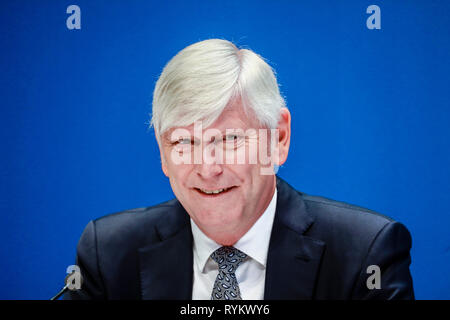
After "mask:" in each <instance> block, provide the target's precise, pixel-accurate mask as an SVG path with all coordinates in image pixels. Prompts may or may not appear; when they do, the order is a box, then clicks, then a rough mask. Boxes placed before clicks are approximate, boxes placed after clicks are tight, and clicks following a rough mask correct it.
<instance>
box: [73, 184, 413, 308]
mask: <svg viewBox="0 0 450 320" xmlns="http://www.w3.org/2000/svg"><path fill="white" fill-rule="evenodd" d="M277 190H278V195H277V196H278V198H277V207H276V213H275V220H274V224H273V229H272V234H271V236H270V245H269V252H268V260H267V269H266V283H265V290H264V299H414V293H413V286H412V279H411V275H410V272H409V265H410V262H411V259H410V254H409V250H410V248H411V237H410V234H409V232H408V230H407V229H406V228H405V227H404V226H403V225H402V224H400V223H398V222H395V221H393V220H392V219H390V218H388V217H386V216H383V215H380V214H378V213H375V212H373V211H369V210H367V209H363V208H360V207H356V206H353V205H349V204H345V203H342V202H337V201H333V200H329V199H325V198H322V197H313V196H308V195H306V194H303V193H301V192H298V191H296V190H294V189H293V188H292V187H291V186H290V185H288V184H287V183H286V182H285V181H283V180H281V179H280V178H278V177H277ZM192 241H193V240H192V233H191V227H190V219H189V215H188V214H187V213H186V211H185V210H184V208H183V207H182V206H181V204H180V203H179V202H178V201H177V200H172V201H168V202H165V203H163V204H160V205H157V206H154V207H148V208H142V209H135V210H129V211H124V212H120V213H116V214H112V215H108V216H105V217H102V218H100V219H97V220H95V221H91V222H90V223H89V224H88V225H87V227H86V229H85V230H84V232H83V234H82V236H81V239H80V241H79V243H78V247H77V259H76V264H77V265H78V266H79V267H80V269H81V273H82V276H83V278H84V282H83V285H82V288H81V290H78V291H69V292H68V293H66V294H65V296H64V298H65V299H191V297H192V279H193V252H192ZM369 265H378V266H379V267H380V269H381V289H372V290H369V289H368V288H367V285H366V281H367V278H368V277H369V276H370V275H371V274H368V273H367V267H368V266H369Z"/></svg>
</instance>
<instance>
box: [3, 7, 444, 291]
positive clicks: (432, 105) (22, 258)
mask: <svg viewBox="0 0 450 320" xmlns="http://www.w3.org/2000/svg"><path fill="white" fill-rule="evenodd" d="M71 4H76V5H78V6H79V7H80V9H81V29H79V30H77V29H73V30H69V29H68V28H67V26H66V19H67V18H68V17H69V16H70V14H67V13H66V9H67V7H68V6H69V5H71ZM372 4H375V5H378V6H379V7H380V9H381V29H379V30H377V29H374V30H369V29H368V28H367V26H366V20H367V18H368V17H369V16H370V14H367V13H366V9H367V7H368V6H369V5H372ZM449 12H450V2H449V1H445V0H442V1H430V0H422V1H419V0H408V1H400V0H389V1H388V0H370V1H365V0H360V1H333V0H330V1H324V0H321V1H313V0H310V1H292V0H291V1H288V0H285V1H279V0H277V1H275V0H271V1H269V0H266V1H264V0H259V1H231V0H227V1H218V0H203V1H186V0H184V1H144V0H141V1H138V0H133V1H118V0H110V1H97V0H96V1H92V0H90V1H87V0H86V1H82V0H73V1H72V0H71V1H55V0H53V1H22V0H20V1H19V0H10V1H5V0H3V1H1V2H0V44H1V52H0V57H1V59H0V94H1V96H0V97H1V100H0V101H1V102H0V103H1V111H0V112H1V113H0V138H1V144H2V148H1V157H0V179H1V180H0V181H1V182H0V212H1V229H0V270H1V273H0V298H2V299H48V298H50V297H51V296H53V295H54V294H55V293H56V292H57V291H58V290H59V289H60V288H61V287H62V285H63V280H64V277H65V275H66V273H65V272H66V267H67V266H68V265H70V264H73V263H74V257H75V248H76V243H77V241H78V239H79V236H80V234H81V232H82V231H83V228H84V227H85V225H86V224H87V223H88V222H89V220H91V219H94V218H97V217H100V216H103V215H105V214H108V213H112V212H116V211H120V210H124V209H129V208H135V207H142V206H148V205H154V204H156V203H159V202H162V201H164V200H167V199H169V198H172V197H173V194H172V191H171V189H170V185H169V183H168V180H167V179H166V178H165V176H164V175H163V174H162V172H161V170H160V166H159V153H158V150H157V144H156V142H155V139H154V133H153V131H150V130H148V128H147V121H148V114H149V112H150V110H151V98H152V90H153V87H154V84H155V81H156V80H157V77H158V75H159V73H160V72H161V70H162V67H163V66H164V64H165V63H166V62H167V61H168V60H169V59H170V58H171V57H172V56H173V55H174V54H175V53H177V52H178V51H179V50H181V49H182V48H184V47H185V46H187V45H189V44H191V43H193V42H196V41H199V40H204V39H208V38H225V39H228V40H232V41H234V42H235V43H237V44H238V45H240V46H245V47H247V48H250V49H252V50H254V51H256V52H257V53H259V54H261V55H262V56H263V57H266V58H267V59H268V61H269V62H270V64H271V65H272V66H273V67H274V68H275V69H276V71H277V74H278V79H279V82H280V84H281V90H282V92H283V94H284V95H285V96H286V99H287V104H288V107H289V108H290V110H291V113H292V116H293V121H292V142H291V152H290V155H289V159H288V161H287V163H286V164H285V165H284V166H283V167H282V168H281V169H280V171H279V175H280V176H281V177H282V178H285V179H286V180H287V181H288V182H290V183H291V184H292V185H293V186H295V187H296V188H297V189H299V190H301V191H303V192H306V193H309V194H316V195H322V196H326V197H329V198H333V199H337V200H342V201H346V202H350V203H354V204H358V205H361V206H364V207H368V208H371V209H373V210H376V211H379V212H381V213H384V214H386V215H389V216H391V217H393V218H394V219H396V220H399V221H401V222H403V223H404V224H405V225H406V226H407V227H408V228H409V230H410V231H411V234H412V237H413V248H412V251H411V253H412V259H413V262H412V265H411V271H412V275H413V280H414V286H415V291H416V296H417V298H419V299H450V273H449V270H450V235H449V226H450V214H449V213H450V201H449V199H450V196H449V192H450V182H449V181H450V146H449V139H450V129H449V122H450V121H449V120H450V105H449V104H450V93H449V74H450V63H449V57H450V54H449V52H450V37H449V33H450V18H449V17H450V14H449ZM337 276H338V275H337Z"/></svg>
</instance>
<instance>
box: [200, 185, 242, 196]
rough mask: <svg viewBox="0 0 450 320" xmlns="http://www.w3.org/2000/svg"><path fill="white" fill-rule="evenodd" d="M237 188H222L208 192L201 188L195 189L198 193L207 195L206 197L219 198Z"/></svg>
mask: <svg viewBox="0 0 450 320" xmlns="http://www.w3.org/2000/svg"><path fill="white" fill-rule="evenodd" d="M234 188H235V187H234V186H233V187H229V188H222V189H216V190H206V189H201V188H194V189H195V190H196V191H197V192H198V193H200V194H202V195H205V196H218V195H221V194H224V193H227V192H228V191H230V190H231V189H234Z"/></svg>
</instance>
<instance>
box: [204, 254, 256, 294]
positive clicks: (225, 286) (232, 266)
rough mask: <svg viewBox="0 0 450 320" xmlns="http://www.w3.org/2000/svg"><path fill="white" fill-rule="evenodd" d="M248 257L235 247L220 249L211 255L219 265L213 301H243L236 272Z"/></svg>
mask: <svg viewBox="0 0 450 320" xmlns="http://www.w3.org/2000/svg"><path fill="white" fill-rule="evenodd" d="M246 257H247V255H246V254H245V253H243V252H241V251H239V250H238V249H236V248H234V247H220V248H219V249H217V250H216V251H214V252H213V253H212V254H211V259H213V260H214V261H215V262H217V264H218V265H219V273H218V275H217V277H216V281H215V282H214V287H213V291H212V294H211V300H242V297H241V292H240V290H239V285H238V282H237V280H236V274H235V273H234V272H235V271H236V269H237V267H239V265H240V264H241V263H242V261H244V259H245V258H246Z"/></svg>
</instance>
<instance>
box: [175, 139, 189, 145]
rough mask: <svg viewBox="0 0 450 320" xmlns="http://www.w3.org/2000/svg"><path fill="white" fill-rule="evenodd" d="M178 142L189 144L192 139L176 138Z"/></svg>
mask: <svg viewBox="0 0 450 320" xmlns="http://www.w3.org/2000/svg"><path fill="white" fill-rule="evenodd" d="M177 142H178V143H179V144H191V143H192V140H191V139H188V138H181V139H178V141H177Z"/></svg>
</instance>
